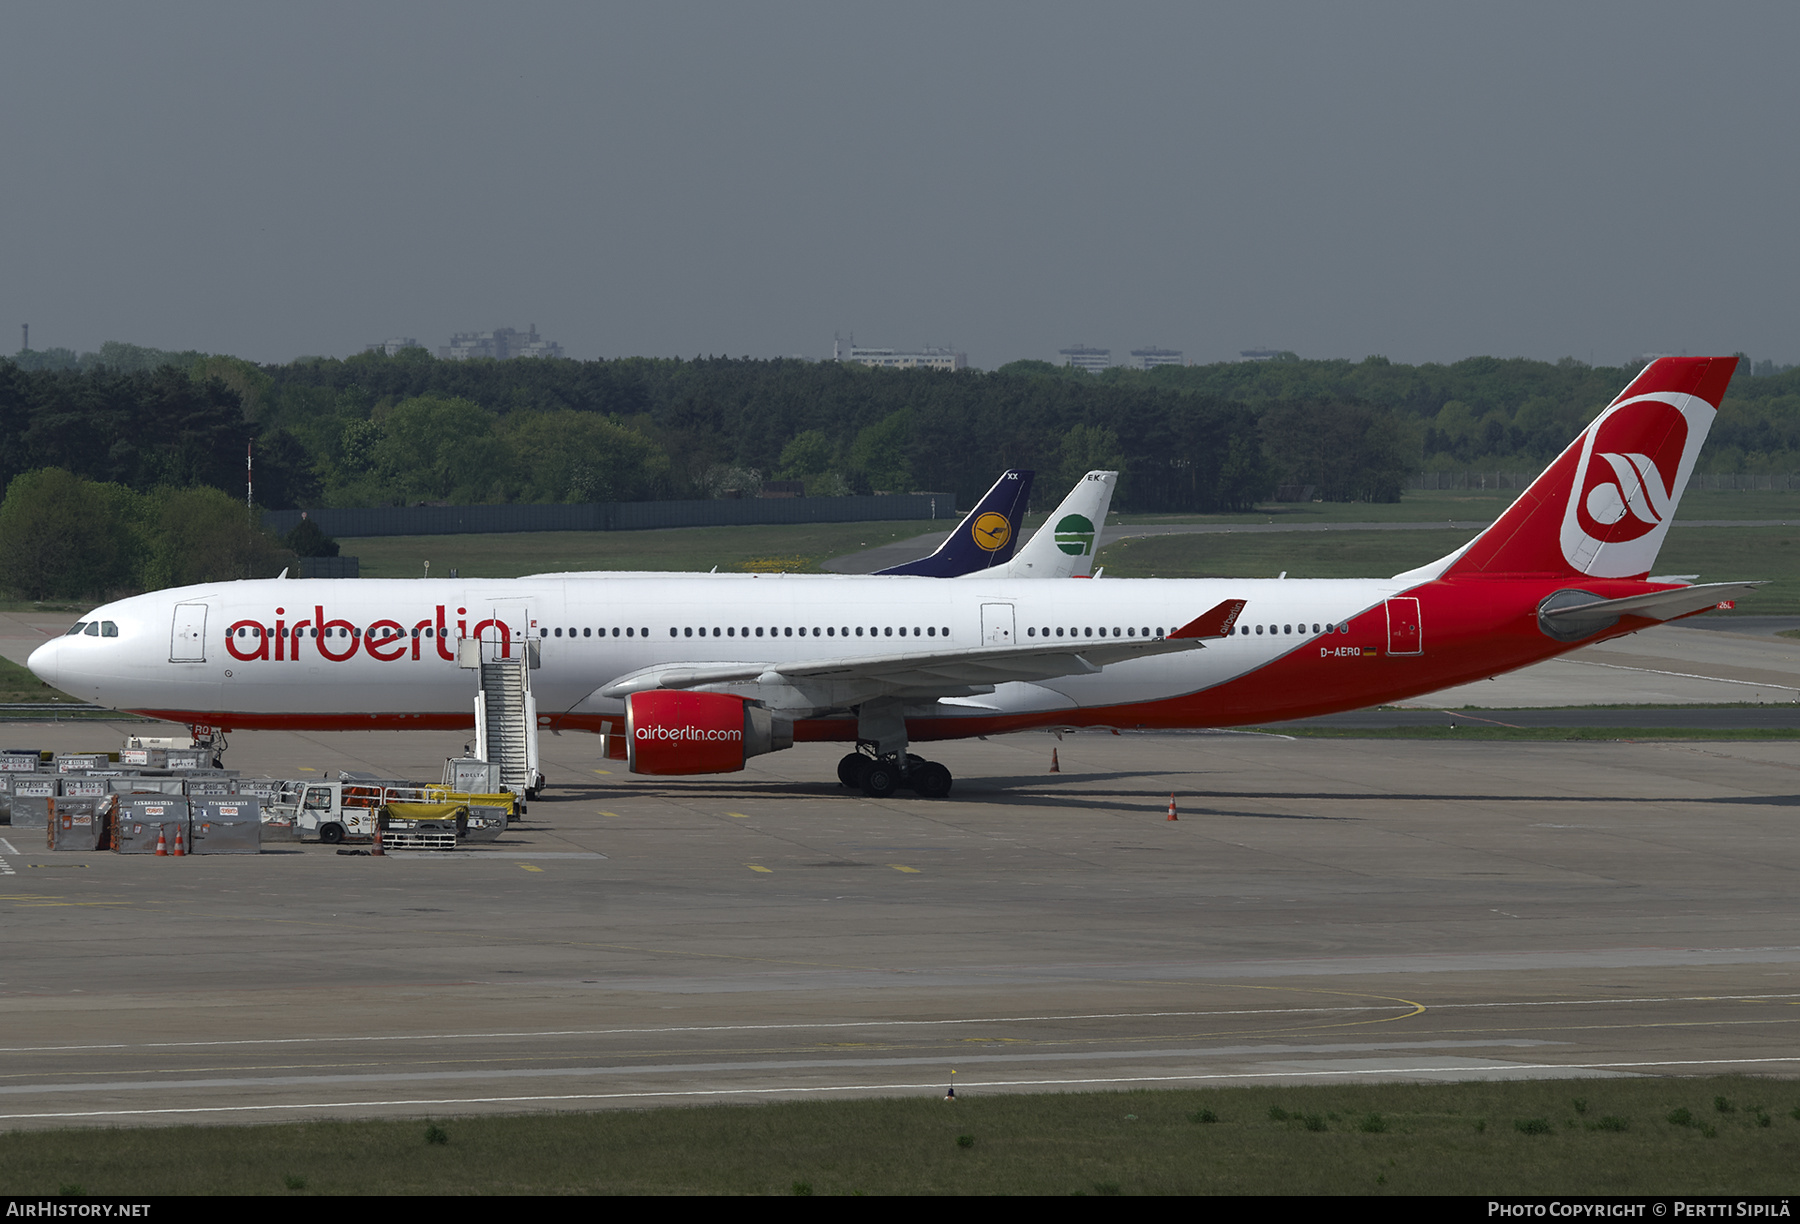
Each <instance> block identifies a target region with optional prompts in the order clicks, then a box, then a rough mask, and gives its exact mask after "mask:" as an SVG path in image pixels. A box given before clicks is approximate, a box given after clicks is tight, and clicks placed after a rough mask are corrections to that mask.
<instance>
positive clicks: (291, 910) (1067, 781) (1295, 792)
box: [0, 614, 1800, 1128]
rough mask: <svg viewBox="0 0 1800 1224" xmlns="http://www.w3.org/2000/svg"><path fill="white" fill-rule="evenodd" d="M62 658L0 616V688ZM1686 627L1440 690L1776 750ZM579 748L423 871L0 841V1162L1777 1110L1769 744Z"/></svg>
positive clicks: (346, 739)
mask: <svg viewBox="0 0 1800 1224" xmlns="http://www.w3.org/2000/svg"><path fill="white" fill-rule="evenodd" d="M70 619H71V618H70V617H69V616H68V615H66V614H54V615H50V614H45V615H14V616H6V617H0V653H4V654H6V655H7V657H17V652H19V651H22V650H24V651H28V649H29V647H30V645H31V644H33V643H34V642H35V641H37V640H42V637H43V635H44V634H46V633H54V632H57V631H60V629H62V628H65V627H66V622H67V621H68V620H70ZM1718 623H1720V624H1722V625H1723V626H1725V627H1723V628H1714V629H1699V628H1692V627H1688V626H1669V627H1664V628H1660V629H1656V630H1651V631H1647V632H1645V633H1642V634H1639V635H1637V636H1635V637H1633V638H1628V639H1625V640H1623V641H1621V642H1618V643H1614V644H1611V645H1609V646H1606V647H1593V648H1589V649H1588V650H1585V651H1579V652H1576V653H1575V654H1573V655H1571V656H1568V657H1567V658H1565V659H1563V660H1559V661H1556V662H1553V663H1550V664H1544V665H1541V666H1540V667H1538V668H1533V669H1528V670H1527V671H1526V672H1521V673H1518V674H1516V675H1515V676H1513V677H1510V678H1506V679H1502V680H1498V681H1493V682H1488V683H1487V684H1484V685H1478V686H1469V687H1471V688H1475V689H1479V690H1481V694H1480V697H1481V704H1482V705H1483V706H1484V707H1485V708H1487V709H1489V710H1498V709H1501V708H1503V707H1504V704H1505V702H1506V701H1507V700H1510V699H1511V698H1509V697H1508V694H1513V695H1514V696H1516V699H1517V701H1518V703H1519V707H1518V708H1520V709H1530V710H1542V709H1545V708H1547V707H1553V706H1556V705H1558V704H1559V703H1563V702H1565V701H1568V700H1569V699H1573V700H1574V701H1575V702H1576V703H1578V704H1582V705H1588V704H1594V703H1599V702H1623V703H1632V702H1638V701H1645V700H1651V699H1656V700H1659V701H1667V702H1672V703H1693V702H1704V701H1719V700H1726V701H1734V702H1735V701H1753V702H1758V703H1760V704H1761V705H1762V706H1765V707H1768V710H1769V712H1770V713H1771V715H1774V714H1779V715H1780V716H1781V717H1786V716H1787V714H1788V711H1786V710H1778V709H1776V707H1778V706H1779V705H1780V704H1782V703H1786V704H1788V705H1791V704H1792V702H1793V701H1794V697H1795V694H1796V689H1795V688H1794V685H1795V684H1797V683H1800V662H1796V659H1795V652H1796V648H1797V646H1800V644H1796V643H1794V641H1793V640H1792V639H1785V638H1780V637H1778V636H1775V633H1776V632H1777V631H1778V628H1779V624H1776V625H1759V624H1756V623H1754V622H1753V620H1752V618H1744V620H1743V623H1742V624H1735V623H1734V622H1732V621H1730V620H1721V621H1720V622H1718ZM34 635H35V636H34ZM1555 669H1563V670H1555ZM1504 686H1510V687H1504ZM1721 694H1729V696H1720V695H1721ZM1750 694H1755V695H1756V696H1750ZM1457 700H1458V695H1457V694H1455V693H1451V694H1437V695H1434V696H1433V697H1432V699H1430V700H1429V701H1424V702H1423V708H1425V709H1426V710H1429V709H1431V708H1437V709H1447V708H1454V707H1453V705H1452V703H1453V702H1455V701H1457ZM1657 713H1659V714H1663V715H1665V716H1667V715H1668V714H1670V713H1671V712H1668V711H1658V712H1657ZM1673 713H1674V714H1675V715H1676V716H1679V715H1680V714H1681V713H1682V712H1681V711H1674V712H1673ZM1706 713H1707V712H1706V711H1695V714H1696V715H1703V714H1706ZM1486 717H1493V718H1496V719H1500V718H1504V717H1505V716H1504V715H1502V714H1491V715H1486ZM146 729H147V728H146V727H145V725H144V724H142V723H128V722H102V721H73V722H69V721H65V722H59V723H19V722H14V723H12V724H10V725H9V726H8V728H7V730H6V738H7V741H8V746H36V747H41V748H56V749H61V750H71V751H73V750H88V749H103V748H116V747H118V746H119V744H120V742H121V741H122V739H123V737H124V736H125V735H126V734H129V733H142V732H143V731H145V730H146ZM465 742H466V739H465V737H463V736H459V735H454V734H451V735H445V734H432V733H417V732H404V733H403V732H346V733H338V734H302V733H288V732H257V733H238V734H234V735H233V736H232V737H231V746H230V748H229V750H228V752H227V754H226V761H227V764H229V765H230V766H232V767H233V768H236V769H239V770H242V771H244V772H245V773H246V774H260V773H271V774H275V775H278V776H288V777H314V776H318V777H325V776H330V775H331V774H333V773H334V772H335V771H336V770H338V769H365V770H373V771H377V772H382V773H389V774H392V773H401V774H407V775H413V776H423V777H427V778H435V777H436V776H437V775H438V772H439V770H440V768H441V764H442V761H443V758H444V757H446V756H450V755H454V754H457V753H458V752H460V751H461V749H462V746H463V744H464V743H465ZM596 749H597V741H595V740H593V739H592V738H590V737H587V736H576V735H570V736H560V737H559V736H546V737H544V739H543V740H542V751H543V755H544V761H545V766H544V768H545V772H546V774H547V777H548V783H549V785H548V789H547V791H546V794H545V795H544V797H543V798H541V799H539V800H538V801H536V802H534V803H533V804H532V805H531V808H530V813H529V815H528V818H527V819H526V820H525V821H524V822H523V823H522V824H521V825H520V826H518V827H516V828H515V829H513V830H511V831H509V832H508V834H507V835H506V836H505V838H504V839H503V841H502V842H501V843H499V844H497V845H494V846H492V847H488V848H482V849H471V850H467V851H461V852H457V853H454V854H442V855H432V854H411V855H389V856H387V857H385V858H372V857H367V856H361V855H355V854H348V855H346V854H340V853H337V852H335V851H334V850H333V849H331V848H327V847H321V846H311V845H308V846H301V845H293V844H287V845H281V844H272V845H270V846H269V847H267V852H266V853H264V854H263V855H261V856H258V857H254V858H250V857H237V856H233V857H224V856H221V857H211V858H203V857H189V858H184V859H162V860H158V859H155V858H150V857H141V856H118V855H112V854H105V853H101V854H75V853H51V852H48V851H46V850H45V849H44V848H43V846H42V841H41V834H40V835H39V837H38V838H37V839H32V840H27V837H28V835H27V834H26V831H24V830H11V829H5V828H0V923H3V924H4V926H3V927H0V929H3V930H4V932H5V934H4V936H3V939H4V946H5V949H6V953H5V957H4V960H0V1052H4V1055H5V1059H4V1062H3V1063H0V1067H3V1068H4V1070H3V1072H0V1126H4V1127H14V1128H23V1127H33V1128H37V1127H66V1126H71V1125H90V1124H107V1125H111V1124H120V1125H142V1124H172V1123H185V1122H253V1121H257V1122H260V1121H271V1120H277V1119H292V1118H314V1117H367V1116H419V1115H426V1114H430V1115H435V1116H444V1115H447V1114H467V1113H477V1112H490V1111H500V1112H520V1111H534V1110H555V1109H594V1108H609V1107H633V1108H635V1107H643V1106H649V1105H657V1104H680V1103H697V1102H719V1101H725V1102H750V1101H759V1100H770V1099H791V1098H809V1097H810V1098H823V1097H836V1096H851V1095H919V1094H924V1095H932V1096H941V1095H943V1092H944V1090H945V1089H946V1088H947V1087H948V1086H949V1085H950V1083H951V1082H952V1079H954V1082H955V1086H956V1089H957V1094H958V1096H959V1097H962V1096H971V1095H977V1094H980V1093H995V1092H1021V1091H1046V1090H1115V1089H1125V1088H1135V1087H1165V1086H1203V1085H1209V1084H1212V1085H1231V1084H1252V1083H1267V1082H1326V1081H1333V1082H1335V1081H1342V1080H1359V1079H1360V1080H1370V1079H1386V1080H1392V1079H1413V1080H1432V1079H1455V1080H1468V1079H1482V1078H1508V1077H1544V1076H1552V1077H1593V1076H1619V1075H1684V1074H1700V1073H1712V1072H1723V1071H1732V1072H1746V1073H1751V1074H1759V1075H1768V1076H1775V1077H1793V1076H1794V1075H1795V1074H1796V1072H1797V1071H1800V1044H1797V1043H1796V1037H1800V1032H1797V1027H1796V1026H1800V923H1797V922H1796V919H1797V918H1800V901H1797V900H1796V895H1797V892H1800V890H1797V889H1796V876H1797V872H1800V840H1797V838H1796V835H1795V828H1794V826H1795V820H1796V817H1797V816H1800V748H1797V747H1796V746H1795V745H1794V744H1793V743H1792V742H1790V741H1756V740H1735V741H1709V742H1693V741H1688V742H1627V741H1617V742H1578V743H1536V742H1526V743H1519V742H1495V741H1460V742H1459V741H1447V742H1446V741H1405V740H1371V739H1350V740H1316V739H1293V738H1288V737H1285V736H1280V735H1268V734H1254V733H1233V732H1221V733H1205V734H1186V735H1151V734H1126V735H1116V736H1115V735H1110V734H1101V733H1093V734H1070V735H1065V736H1064V737H1062V738H1061V739H1055V738H1052V737H1051V736H1049V735H1047V734H1042V733H1038V734H1027V735H1015V736H1006V737H997V738H994V739H992V740H976V741H966V742H959V743H950V744H943V745H931V746H930V747H929V748H928V749H927V750H926V751H927V754H928V755H930V756H931V757H933V758H934V759H937V760H941V761H942V762H944V764H946V765H947V766H949V768H950V769H951V770H952V771H953V773H954V774H955V775H956V778H957V782H956V785H955V788H954V790H953V791H952V793H951V796H950V798H948V799H946V800H941V801H928V800H921V799H918V798H916V797H913V796H911V795H909V794H906V793H904V792H903V793H902V794H900V795H897V796H895V797H893V798H891V799H887V800H871V799H867V798H864V797H863V796H862V795H860V794H859V793H853V792H850V791H846V790H844V789H842V788H840V787H839V786H837V785H836V783H835V780H834V768H833V767H834V765H835V760H836V757H837V755H838V753H839V752H840V751H841V749H839V748H836V747H831V746H825V745H801V746H799V747H797V748H795V749H793V750H791V751H787V752H781V753H774V754H770V755H768V756H764V757H758V758H755V759H754V760H752V761H751V762H750V765H749V768H748V769H746V770H745V771H744V772H743V773H741V774H733V775H724V776H718V777H705V778H692V779H655V778H640V777H635V776H632V775H629V774H624V773H622V772H618V766H617V765H616V764H615V763H611V762H605V761H602V760H599V759H597V756H596ZM1053 749H1054V750H1055V751H1056V757H1057V763H1058V766H1059V772H1055V773H1052V772H1049V770H1050V764H1051V752H1052V750H1053ZM1171 799H1173V802H1174V804H1175V806H1176V812H1177V815H1178V819H1177V820H1174V821H1170V820H1169V819H1168V813H1169V806H1170V803H1171ZM953 1073H954V1075H953Z"/></svg>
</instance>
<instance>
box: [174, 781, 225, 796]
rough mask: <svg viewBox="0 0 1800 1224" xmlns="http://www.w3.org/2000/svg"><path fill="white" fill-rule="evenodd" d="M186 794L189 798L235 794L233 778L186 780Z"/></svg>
mask: <svg viewBox="0 0 1800 1224" xmlns="http://www.w3.org/2000/svg"><path fill="white" fill-rule="evenodd" d="M184 781H185V782H186V783H187V786H186V792H187V795H188V797H189V798H197V797H200V796H206V797H208V798H217V797H219V796H223V795H235V794H237V779H235V778H186V779H184Z"/></svg>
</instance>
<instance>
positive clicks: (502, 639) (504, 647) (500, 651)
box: [475, 599, 537, 659]
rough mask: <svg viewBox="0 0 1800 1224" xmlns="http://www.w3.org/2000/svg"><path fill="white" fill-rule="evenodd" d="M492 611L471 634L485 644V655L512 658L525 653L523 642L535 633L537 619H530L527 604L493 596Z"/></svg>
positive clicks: (529, 609) (529, 610)
mask: <svg viewBox="0 0 1800 1224" xmlns="http://www.w3.org/2000/svg"><path fill="white" fill-rule="evenodd" d="M491 608H492V610H491V611H490V612H489V615H488V617H487V618H486V619H484V620H482V621H481V622H480V625H479V630H480V631H479V632H478V633H476V634H475V636H476V637H479V638H480V639H481V640H482V642H483V643H485V644H486V648H485V650H484V652H483V653H485V654H486V655H487V656H488V657H489V658H507V659H515V658H518V657H519V656H520V655H521V654H523V653H525V642H526V640H527V639H529V638H534V637H536V636H537V622H536V621H534V620H532V619H531V607H530V604H529V602H528V601H527V600H523V599H496V600H494V601H493V603H492V606H491Z"/></svg>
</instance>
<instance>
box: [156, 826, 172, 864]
mask: <svg viewBox="0 0 1800 1224" xmlns="http://www.w3.org/2000/svg"><path fill="white" fill-rule="evenodd" d="M163 827H164V826H162V825H157V826H156V857H157V858H168V857H169V840H168V838H166V837H164V836H163Z"/></svg>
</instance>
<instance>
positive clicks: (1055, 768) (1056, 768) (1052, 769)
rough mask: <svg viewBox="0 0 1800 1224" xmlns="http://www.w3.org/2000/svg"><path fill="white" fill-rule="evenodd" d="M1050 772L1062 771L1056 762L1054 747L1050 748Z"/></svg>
mask: <svg viewBox="0 0 1800 1224" xmlns="http://www.w3.org/2000/svg"><path fill="white" fill-rule="evenodd" d="M1050 772H1051V773H1061V772H1062V766H1061V765H1058V764H1057V763H1056V749H1054V748H1052V749H1051V750H1050Z"/></svg>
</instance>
